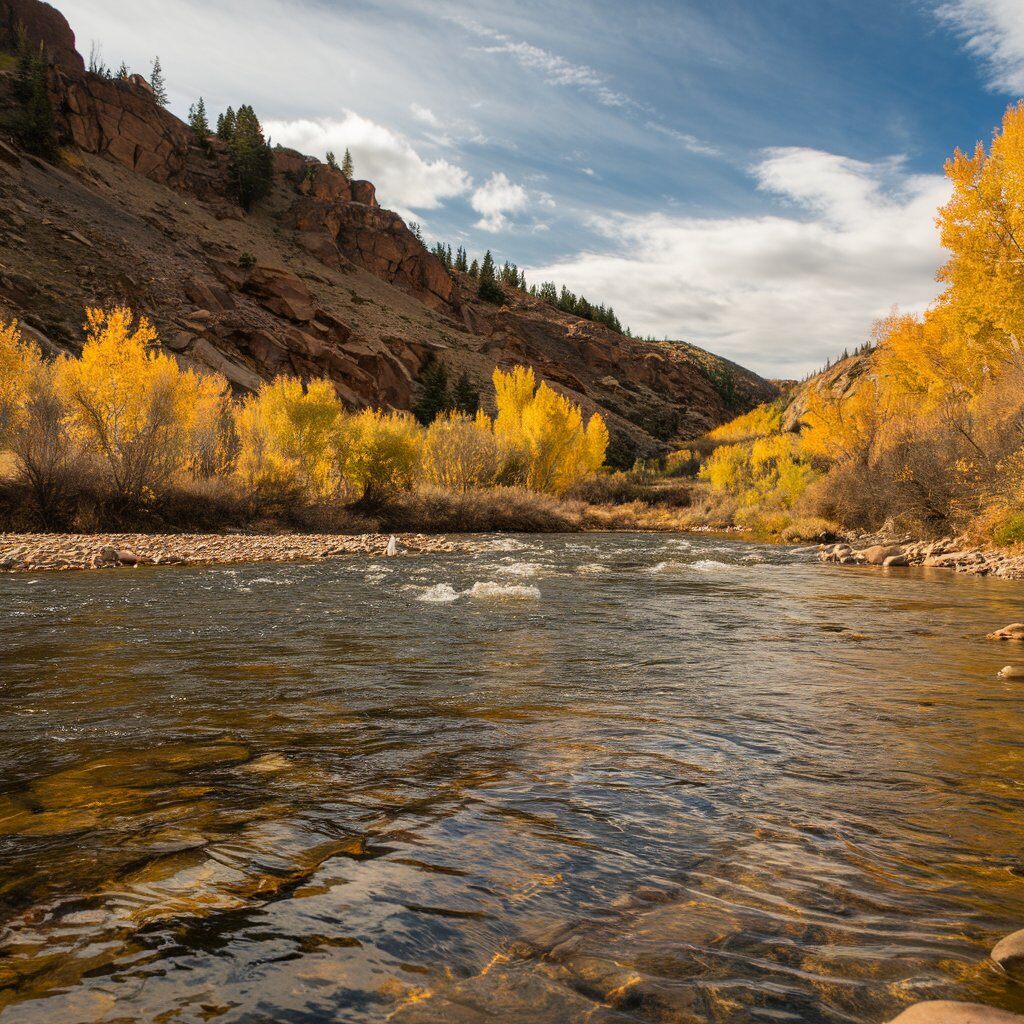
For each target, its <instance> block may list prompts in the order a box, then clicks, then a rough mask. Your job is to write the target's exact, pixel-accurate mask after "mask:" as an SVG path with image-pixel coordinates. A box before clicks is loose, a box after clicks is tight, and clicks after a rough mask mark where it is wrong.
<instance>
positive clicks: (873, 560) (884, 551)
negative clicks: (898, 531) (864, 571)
mask: <svg viewBox="0 0 1024 1024" xmlns="http://www.w3.org/2000/svg"><path fill="white" fill-rule="evenodd" d="M902 554H903V548H901V547H900V546H899V545H897V544H874V545H872V546H871V547H869V548H865V549H864V550H863V551H862V552H861V555H862V556H863V558H864V561H865V562H867V564H868V565H885V560H886V559H887V558H892V557H894V556H895V555H902Z"/></svg>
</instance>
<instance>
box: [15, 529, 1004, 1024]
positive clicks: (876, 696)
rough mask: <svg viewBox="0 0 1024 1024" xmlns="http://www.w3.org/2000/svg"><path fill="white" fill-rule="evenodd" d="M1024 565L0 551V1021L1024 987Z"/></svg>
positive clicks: (729, 1007) (375, 1017) (859, 1010)
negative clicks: (109, 557)
mask: <svg viewBox="0 0 1024 1024" xmlns="http://www.w3.org/2000/svg"><path fill="white" fill-rule="evenodd" d="M1022 601H1024V584H1021V583H1013V582H1006V581H998V580H984V579H975V578H965V577H962V576H957V575H955V574H953V573H950V572H948V571H943V570H906V569H900V570H884V571H882V570H873V569H856V568H853V569H851V568H839V567H834V566H822V565H819V564H818V563H817V561H816V559H815V558H814V553H813V552H810V551H806V550H805V551H798V550H793V549H785V548H778V547H770V546H759V545H752V544H748V543H742V542H738V541H729V540H722V539H718V538H710V537H709V538H699V537H689V538H682V537H673V536H664V535H632V534H610V535H584V536H569V537H564V536H556V537H534V536H524V537H485V538H481V539H480V544H479V550H478V551H477V552H476V553H475V554H471V555H467V554H465V553H461V554H440V555H430V556H423V557H417V558H412V557H409V558H395V559H387V560H382V559H378V560H368V559H357V558H352V559H349V560H338V561H333V562H321V563H315V564H301V563H296V564H287V565H243V566H225V567H212V568H170V567H164V568H143V569H138V570H134V571H132V570H119V571H108V572H96V573H62V574H39V575H35V576H32V575H7V576H3V577H0V766H2V771H0V1022H2V1024H15V1022H17V1024H36V1022H39V1024H42V1022H46V1024H52V1022H60V1024H76V1022H79V1021H81V1022H85V1021H89V1022H98V1021H107V1022H113V1021H133V1022H135V1021H142V1022H170V1021H175V1022H177V1021H189V1022H192V1021H195V1022H199V1021H213V1020H216V1021H232V1022H246V1024H253V1022H264V1021H266V1022H271V1021H273V1022H326V1021H344V1022H346V1024H349V1022H369V1021H383V1020H385V1019H387V1018H389V1015H390V1018H389V1019H391V1020H392V1021H394V1022H396V1024H422V1022H427V1021H436V1022H441V1021H444V1022H456V1024H458V1022H466V1024H469V1022H474V1024H475V1022H478V1021H484V1020H501V1021H507V1022H517V1021H522V1022H523V1024H526V1022H530V1024H548V1022H550V1024H555V1022H563V1021H581V1022H582V1021H588V1022H590V1024H613V1022H623V1024H624V1022H628V1021H638V1022H665V1021H682V1022H689V1021H698V1020H702V1021H704V1020H712V1021H763V1022H775V1024H778V1022H785V1021H805V1022H844V1021H868V1022H877V1021H885V1020H888V1019H890V1018H891V1017H892V1016H894V1015H895V1014H896V1012H898V1011H899V1010H900V1009H901V1008H903V1007H904V1006H905V1005H907V1004H909V1003H910V1002H914V1001H917V1000H920V999H927V998H958V999H976V1000H980V1001H983V1002H989V1003H992V1004H994V1005H999V1006H1003V1007H1005V1008H1007V1009H1015V1010H1017V1011H1018V1012H1020V1011H1022V1010H1024V991H1022V988H1021V987H1020V986H1017V987H1014V986H1013V985H1012V984H1011V983H1010V982H1009V981H1008V980H1007V979H1006V978H1005V977H1003V976H1001V975H1000V974H999V972H997V971H996V970H995V969H994V968H993V967H991V966H990V965H986V963H985V956H986V953H987V951H988V949H989V948H990V947H991V945H992V944H993V943H994V942H995V940H996V939H998V938H999V937H1001V936H1002V935H1003V934H1005V933H1007V932H1010V931H1013V930H1015V929H1017V928H1021V927H1024V784H1022V778H1024V684H1022V683H1021V682H1020V681H1006V680H1002V679H999V678H997V677H996V672H997V670H998V669H999V668H1000V667H1002V666H1003V665H1005V664H1007V663H1008V662H1012V661H1014V658H1015V656H1016V658H1017V659H1018V660H1019V661H1021V662H1022V663H1024V650H1013V649H1011V648H1010V645H1005V644H1004V645H1002V646H1000V645H998V644H996V643H993V642H991V641H986V640H985V639H984V636H985V634H986V633H988V632H989V631H991V630H992V629H995V628H997V627H1000V626H1003V625H1005V624H1006V623H1007V622H1011V621H1017V620H1019V619H1021V618H1024V615H1022V613H1021V606H1022Z"/></svg>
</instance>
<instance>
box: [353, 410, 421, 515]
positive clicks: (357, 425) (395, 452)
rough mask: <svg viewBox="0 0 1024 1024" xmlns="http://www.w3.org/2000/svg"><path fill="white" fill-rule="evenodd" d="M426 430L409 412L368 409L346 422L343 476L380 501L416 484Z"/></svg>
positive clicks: (361, 491)
mask: <svg viewBox="0 0 1024 1024" xmlns="http://www.w3.org/2000/svg"><path fill="white" fill-rule="evenodd" d="M422 444H423V437H422V430H421V428H420V426H419V424H418V423H417V422H416V420H415V418H414V417H413V416H411V415H410V414H409V413H404V412H392V413H383V412H379V411H378V410H376V409H364V410H363V411H362V412H361V413H358V414H356V415H354V416H348V417H346V418H345V419H344V422H343V425H342V429H341V432H340V438H339V446H338V451H339V465H340V469H341V475H342V476H343V478H344V479H345V481H346V482H347V483H348V484H349V486H350V487H353V488H355V489H356V491H357V493H358V494H359V495H360V496H361V497H363V498H365V499H366V500H368V501H371V502H372V501H379V500H380V499H381V498H383V497H385V496H386V495H388V494H390V493H393V492H394V491H400V490H407V489H408V488H410V487H412V485H413V483H414V482H415V480H416V478H417V476H418V472H419V465H420V451H421V447H422Z"/></svg>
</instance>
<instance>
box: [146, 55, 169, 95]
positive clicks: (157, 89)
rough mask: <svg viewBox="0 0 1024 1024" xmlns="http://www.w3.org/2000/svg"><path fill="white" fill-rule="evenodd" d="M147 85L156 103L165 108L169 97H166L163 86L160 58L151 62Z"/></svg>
mask: <svg viewBox="0 0 1024 1024" xmlns="http://www.w3.org/2000/svg"><path fill="white" fill-rule="evenodd" d="M149 85H150V88H152V90H153V95H154V96H155V97H156V101H157V103H159V104H160V105H161V106H162V107H166V106H167V104H168V102H169V100H170V97H169V96H168V95H167V87H166V86H165V85H164V69H163V68H162V67H161V66H160V58H159V57H156V58H155V59H154V60H153V70H152V71H151V72H150V74H149Z"/></svg>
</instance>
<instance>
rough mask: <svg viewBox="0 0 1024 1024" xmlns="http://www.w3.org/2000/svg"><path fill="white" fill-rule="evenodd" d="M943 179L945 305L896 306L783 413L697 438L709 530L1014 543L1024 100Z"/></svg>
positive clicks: (1018, 514) (1023, 270) (777, 408)
mask: <svg viewBox="0 0 1024 1024" xmlns="http://www.w3.org/2000/svg"><path fill="white" fill-rule="evenodd" d="M946 174H947V175H948V177H949V179H950V181H951V182H952V186H953V194H952V198H951V199H950V201H949V202H948V203H947V204H946V205H945V206H944V207H942V208H941V209H940V210H939V214H938V225H939V229H940V232H941V237H942V243H943V245H944V246H945V247H946V249H947V250H949V252H950V258H949V260H948V262H947V263H946V264H945V266H944V267H943V268H942V269H941V271H940V272H939V280H940V281H942V282H944V284H945V286H946V287H945V290H944V291H943V293H942V295H941V296H940V298H939V299H938V300H937V301H936V303H935V304H934V306H933V307H932V308H931V309H929V310H928V311H927V312H926V313H925V314H924V315H923V316H917V315H912V314H904V313H900V312H898V311H895V310H894V311H893V313H892V314H891V315H890V316H888V317H886V318H885V319H883V320H882V321H880V322H879V323H878V324H876V326H875V329H874V332H873V336H872V339H871V341H872V344H871V345H870V347H869V348H868V349H867V350H866V351H864V352H861V353H858V354H857V355H855V356H853V357H850V358H849V359H847V360H843V361H841V362H840V363H838V364H836V365H834V366H833V367H831V369H830V370H829V371H828V372H826V373H824V374H821V375H819V376H818V377H816V378H814V379H812V380H811V381H810V382H808V383H807V384H805V385H804V386H803V388H802V389H801V390H800V391H798V393H797V395H796V398H795V400H794V404H793V405H792V406H790V407H789V408H787V401H786V400H782V401H780V402H778V403H776V404H773V405H767V406H761V407H760V408H758V409H755V410H754V411H753V412H751V413H748V414H747V415H745V416H741V417H739V418H738V419H736V420H733V421H732V422H731V423H729V424H726V425H725V426H723V427H721V428H719V429H718V430H716V431H713V432H712V433H711V434H710V435H708V437H707V438H706V439H704V442H703V443H704V445H705V450H704V454H703V457H702V459H701V465H700V468H699V471H698V474H699V477H700V478H701V479H703V480H704V481H705V482H706V485H707V486H706V491H705V495H704V498H703V499H702V502H700V503H699V504H701V505H702V507H703V515H704V518H705V521H707V522H709V523H715V522H717V524H718V525H724V523H726V522H729V523H733V524H736V525H739V526H747V527H751V528H754V529H758V530H760V531H762V532H768V533H774V534H782V535H783V536H786V535H787V532H788V533H789V535H791V536H792V535H794V534H801V535H806V534H810V535H814V534H815V533H816V532H828V531H829V530H830V529H834V528H835V527H834V526H830V524H840V525H841V526H843V527H847V528H850V529H857V530H878V529H882V528H884V527H886V526H888V527H890V528H894V529H897V530H904V531H912V532H915V533H918V534H919V535H922V536H931V535H937V534H944V533H951V532H962V531H965V530H966V531H969V532H971V533H972V534H973V535H976V536H977V537H978V539H979V540H991V541H994V542H995V543H999V544H1015V543H1022V542H1024V351H1022V349H1021V339H1022V338H1024V258H1022V254H1024V103H1022V104H1018V105H1017V106H1014V107H1011V108H1010V109H1009V110H1008V111H1007V112H1006V115H1005V117H1004V119H1003V124H1002V127H1001V129H999V130H997V131H996V133H995V135H994V138H993V141H992V144H991V146H990V147H989V148H988V149H986V148H985V146H983V145H982V144H981V143H979V144H978V146H977V148H976V149H975V151H974V153H973V154H967V153H962V152H960V151H959V150H958V151H957V152H956V154H955V155H954V156H953V158H952V159H951V160H950V161H949V162H948V163H947V164H946ZM696 513H697V510H696V509H695V514H696ZM808 523H809V524H810V527H808V525H807V524H808ZM817 527H820V530H818V529H816V528H817ZM794 539H796V538H795V537H794Z"/></svg>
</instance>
